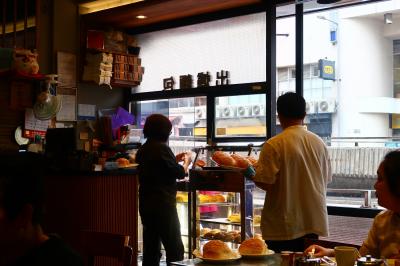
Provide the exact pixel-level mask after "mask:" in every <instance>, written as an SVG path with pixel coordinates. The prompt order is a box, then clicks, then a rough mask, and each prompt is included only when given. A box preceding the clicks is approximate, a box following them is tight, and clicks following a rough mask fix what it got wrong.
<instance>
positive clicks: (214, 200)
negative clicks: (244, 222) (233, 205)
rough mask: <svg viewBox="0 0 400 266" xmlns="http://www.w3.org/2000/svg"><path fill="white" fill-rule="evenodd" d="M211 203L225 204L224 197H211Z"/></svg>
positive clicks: (218, 195)
mask: <svg viewBox="0 0 400 266" xmlns="http://www.w3.org/2000/svg"><path fill="white" fill-rule="evenodd" d="M211 202H225V197H224V196H222V195H221V194H217V195H212V196H211Z"/></svg>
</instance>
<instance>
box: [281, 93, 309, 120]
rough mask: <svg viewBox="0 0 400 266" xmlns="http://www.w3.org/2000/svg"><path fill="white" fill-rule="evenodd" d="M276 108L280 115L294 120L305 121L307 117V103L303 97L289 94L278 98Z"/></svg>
mask: <svg viewBox="0 0 400 266" xmlns="http://www.w3.org/2000/svg"><path fill="white" fill-rule="evenodd" d="M276 108H277V111H278V114H279V115H282V116H283V117H286V118H292V119H303V118H304V116H305V115H306V101H305V100H304V98H303V96H301V95H300V94H297V93H294V92H287V93H285V94H283V95H281V96H279V97H278V101H277V103H276Z"/></svg>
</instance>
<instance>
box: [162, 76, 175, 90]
mask: <svg viewBox="0 0 400 266" xmlns="http://www.w3.org/2000/svg"><path fill="white" fill-rule="evenodd" d="M163 85H164V90H165V91H166V90H173V89H174V85H175V80H174V77H172V76H171V77H169V78H166V79H164V83H163Z"/></svg>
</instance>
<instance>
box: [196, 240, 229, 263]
mask: <svg viewBox="0 0 400 266" xmlns="http://www.w3.org/2000/svg"><path fill="white" fill-rule="evenodd" d="M234 256H235V254H234V253H233V252H232V250H231V249H230V248H229V247H228V245H227V244H225V243H224V242H222V241H221V240H211V241H209V242H207V243H206V244H205V245H204V247H203V258H206V259H220V260H224V259H231V258H233V257H234Z"/></svg>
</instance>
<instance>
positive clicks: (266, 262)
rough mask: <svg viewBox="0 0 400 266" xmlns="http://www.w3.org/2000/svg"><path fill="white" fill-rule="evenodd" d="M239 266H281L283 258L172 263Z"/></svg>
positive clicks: (175, 263)
mask: <svg viewBox="0 0 400 266" xmlns="http://www.w3.org/2000/svg"><path fill="white" fill-rule="evenodd" d="M224 264H227V265H237V266H250V265H251V266H280V265H281V256H280V254H274V255H271V256H268V257H266V258H265V259H239V260H236V261H230V262H225V263H224V261H221V262H213V263H207V262H204V261H202V260H201V259H190V260H183V261H177V262H172V263H171V265H178V266H191V265H199V266H215V265H224Z"/></svg>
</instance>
